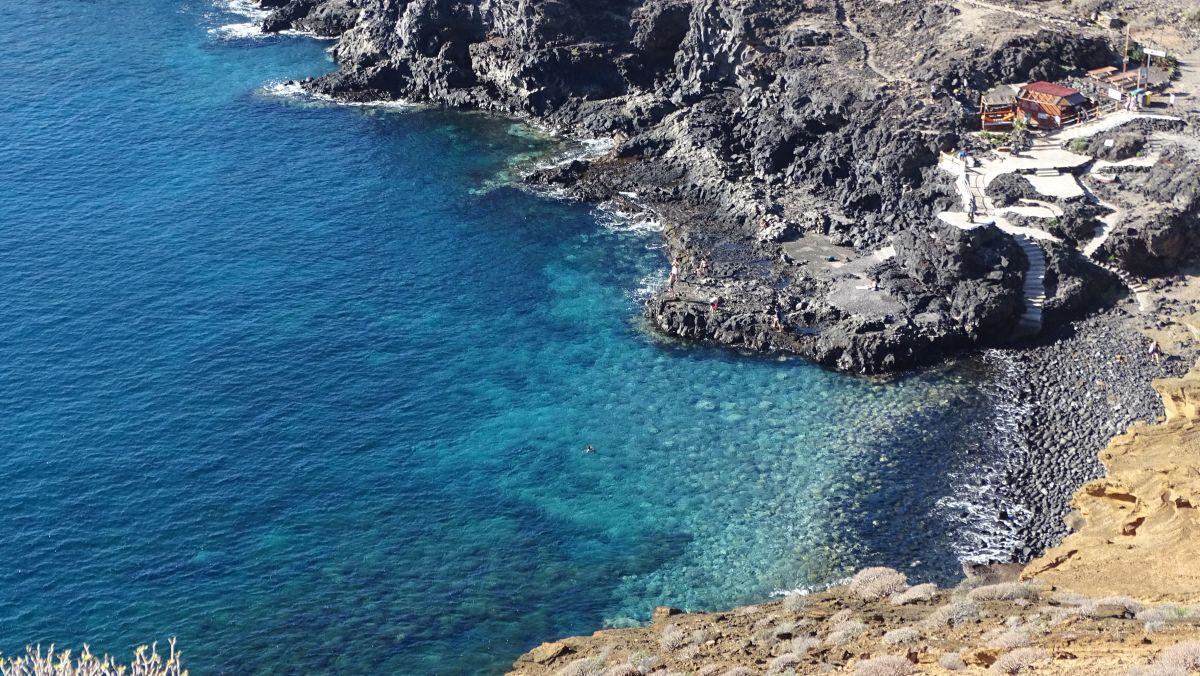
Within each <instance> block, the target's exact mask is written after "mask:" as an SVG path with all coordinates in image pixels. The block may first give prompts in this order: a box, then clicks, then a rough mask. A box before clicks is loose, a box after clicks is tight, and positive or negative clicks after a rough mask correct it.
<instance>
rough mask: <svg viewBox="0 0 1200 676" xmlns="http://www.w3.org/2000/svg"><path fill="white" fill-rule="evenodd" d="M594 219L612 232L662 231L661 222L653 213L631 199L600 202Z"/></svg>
mask: <svg viewBox="0 0 1200 676" xmlns="http://www.w3.org/2000/svg"><path fill="white" fill-rule="evenodd" d="M596 220H597V221H599V223H600V225H602V226H604V227H605V228H606V229H608V230H610V231H612V232H638V233H650V232H662V223H661V222H660V221H659V220H658V219H657V218H656V217H655V215H654V214H653V213H652V212H651V211H650V210H649V209H646V208H644V207H643V206H642V205H640V204H637V203H636V202H632V201H623V202H622V203H620V204H618V203H617V202H615V201H612V202H605V203H604V204H601V205H600V206H599V207H597V208H596Z"/></svg>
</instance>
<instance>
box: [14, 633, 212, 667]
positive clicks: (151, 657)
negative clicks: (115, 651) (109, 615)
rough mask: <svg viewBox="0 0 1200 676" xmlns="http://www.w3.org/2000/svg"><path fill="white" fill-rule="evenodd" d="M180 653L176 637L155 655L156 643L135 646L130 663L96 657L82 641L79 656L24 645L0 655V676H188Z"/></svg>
mask: <svg viewBox="0 0 1200 676" xmlns="http://www.w3.org/2000/svg"><path fill="white" fill-rule="evenodd" d="M180 658H181V653H180V652H179V651H178V650H176V648H175V639H171V640H170V651H169V652H168V653H167V654H166V655H160V654H158V644H157V643H154V644H151V645H149V646H145V645H143V646H138V648H137V650H135V651H134V653H133V661H132V662H131V663H130V664H118V663H117V661H116V660H115V659H114V658H112V657H110V656H108V655H104V656H97V655H94V654H92V651H91V649H90V648H88V646H87V645H86V644H85V645H84V646H83V650H82V651H80V653H79V656H78V657H75V656H73V655H72V654H71V651H70V650H63V651H60V652H57V653H56V652H54V646H53V645H51V646H50V648H49V649H47V650H46V652H45V653H43V652H42V646H40V645H39V646H37V647H33V646H26V647H25V654H24V655H20V656H18V657H10V658H7V659H5V658H3V657H0V674H2V675H3V676H118V675H124V676H187V673H188V672H186V671H184V670H183V667H182V665H181V664H180Z"/></svg>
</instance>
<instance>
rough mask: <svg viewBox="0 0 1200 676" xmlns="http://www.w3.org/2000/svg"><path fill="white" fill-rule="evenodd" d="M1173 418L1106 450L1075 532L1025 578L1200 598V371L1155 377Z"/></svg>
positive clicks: (1075, 587)
mask: <svg viewBox="0 0 1200 676" xmlns="http://www.w3.org/2000/svg"><path fill="white" fill-rule="evenodd" d="M1154 387H1155V389H1156V390H1158V391H1159V393H1160V394H1162V398H1163V404H1164V406H1165V408H1166V412H1167V415H1166V420H1165V421H1164V422H1161V423H1159V424H1156V425H1136V426H1134V427H1133V428H1132V429H1130V430H1129V431H1128V432H1127V433H1125V434H1124V435H1122V436H1120V437H1117V438H1116V439H1114V440H1113V441H1112V443H1111V444H1109V446H1108V448H1106V449H1105V450H1104V451H1103V452H1101V453H1100V461H1101V462H1102V463H1103V464H1104V466H1105V469H1106V470H1107V472H1106V474H1105V476H1104V478H1102V479H1097V480H1095V481H1092V482H1090V483H1087V484H1085V485H1084V486H1083V487H1082V488H1081V489H1080V490H1079V492H1077V493H1076V495H1075V500H1074V502H1073V505H1074V507H1075V509H1076V513H1075V514H1074V515H1073V516H1072V517H1070V523H1071V524H1072V525H1073V526H1074V527H1075V532H1074V533H1073V534H1071V535H1070V536H1068V537H1067V538H1066V539H1065V540H1064V541H1063V543H1062V544H1061V545H1059V546H1058V547H1055V548H1053V549H1050V550H1049V551H1047V552H1046V553H1045V555H1043V556H1042V557H1041V558H1039V559H1038V560H1036V561H1034V562H1032V563H1031V564H1029V566H1028V567H1027V568H1026V569H1025V573H1024V576H1025V577H1027V578H1032V579H1037V580H1039V581H1043V582H1046V583H1049V584H1053V585H1055V586H1056V587H1062V588H1066V589H1070V590H1072V591H1077V592H1080V593H1084V594H1089V595H1101V596H1112V595H1125V596H1133V597H1136V598H1140V599H1147V600H1152V601H1180V602H1183V601H1194V600H1196V598H1197V596H1198V595H1200V566H1197V565H1196V562H1197V561H1200V428H1197V422H1200V371H1196V370H1194V371H1193V372H1192V373H1191V374H1189V375H1188V376H1187V377H1184V378H1172V379H1165V380H1156V381H1155V382H1154Z"/></svg>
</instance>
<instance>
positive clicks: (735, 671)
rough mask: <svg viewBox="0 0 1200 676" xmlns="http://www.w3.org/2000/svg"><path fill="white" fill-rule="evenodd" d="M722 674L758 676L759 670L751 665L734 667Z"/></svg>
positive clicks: (724, 675) (722, 675)
mask: <svg viewBox="0 0 1200 676" xmlns="http://www.w3.org/2000/svg"><path fill="white" fill-rule="evenodd" d="M721 676H758V672H757V671H755V670H753V669H751V668H749V667H734V668H732V669H730V670H729V671H726V672H725V673H724V674H721Z"/></svg>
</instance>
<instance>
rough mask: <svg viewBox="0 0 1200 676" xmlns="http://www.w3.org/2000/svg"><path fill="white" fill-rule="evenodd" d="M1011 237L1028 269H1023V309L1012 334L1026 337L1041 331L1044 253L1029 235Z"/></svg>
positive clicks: (1044, 292)
mask: <svg viewBox="0 0 1200 676" xmlns="http://www.w3.org/2000/svg"><path fill="white" fill-rule="evenodd" d="M1013 239H1015V240H1016V241H1017V244H1018V245H1019V246H1020V247H1021V251H1023V252H1025V257H1026V258H1027V259H1029V269H1028V270H1026V271H1025V283H1024V287H1023V288H1022V291H1023V292H1024V295H1025V311H1024V312H1023V313H1022V314H1021V318H1020V319H1019V320H1018V321H1017V328H1016V331H1015V335H1014V337H1015V338H1027V337H1029V336H1036V335H1037V334H1039V333H1041V332H1042V308H1043V307H1045V305H1046V254H1045V252H1043V251H1042V247H1040V246H1038V243H1037V242H1036V241H1035V240H1033V239H1032V238H1030V237H1026V236H1024V235H1015V236H1014V237H1013Z"/></svg>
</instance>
